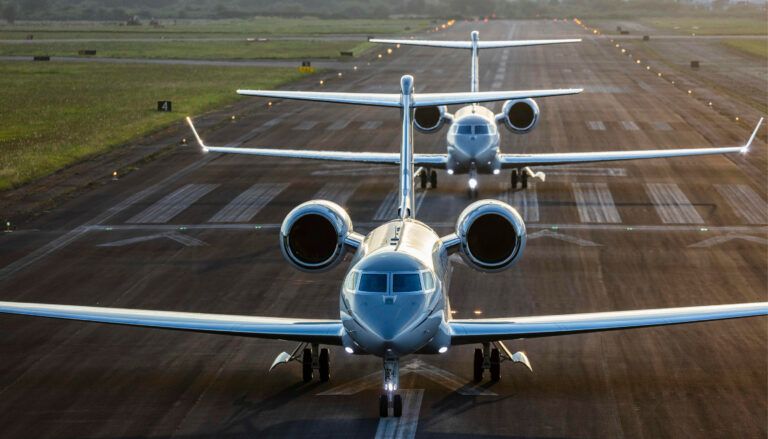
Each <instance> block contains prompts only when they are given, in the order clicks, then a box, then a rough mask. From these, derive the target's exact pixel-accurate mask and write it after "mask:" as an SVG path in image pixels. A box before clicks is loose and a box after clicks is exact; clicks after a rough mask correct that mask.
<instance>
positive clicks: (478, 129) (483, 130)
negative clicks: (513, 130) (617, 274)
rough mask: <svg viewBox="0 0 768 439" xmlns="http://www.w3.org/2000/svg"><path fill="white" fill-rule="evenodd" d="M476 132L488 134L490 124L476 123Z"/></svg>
mask: <svg viewBox="0 0 768 439" xmlns="http://www.w3.org/2000/svg"><path fill="white" fill-rule="evenodd" d="M475 134H488V125H475Z"/></svg>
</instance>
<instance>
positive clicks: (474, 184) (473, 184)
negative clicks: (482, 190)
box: [469, 178, 477, 189]
mask: <svg viewBox="0 0 768 439" xmlns="http://www.w3.org/2000/svg"><path fill="white" fill-rule="evenodd" d="M476 187H477V180H475V179H474V178H470V179H469V188H470V189H474V188H476Z"/></svg>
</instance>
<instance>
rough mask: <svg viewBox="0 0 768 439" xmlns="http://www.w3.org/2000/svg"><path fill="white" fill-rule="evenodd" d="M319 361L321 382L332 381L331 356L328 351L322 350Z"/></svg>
mask: <svg viewBox="0 0 768 439" xmlns="http://www.w3.org/2000/svg"><path fill="white" fill-rule="evenodd" d="M318 360H319V363H320V364H319V366H320V367H319V369H320V370H319V372H320V381H322V382H326V381H328V380H329V379H331V354H330V353H328V349H326V348H322V349H320V358H319V359H318Z"/></svg>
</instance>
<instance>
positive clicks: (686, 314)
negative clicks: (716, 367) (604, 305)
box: [448, 302, 768, 345]
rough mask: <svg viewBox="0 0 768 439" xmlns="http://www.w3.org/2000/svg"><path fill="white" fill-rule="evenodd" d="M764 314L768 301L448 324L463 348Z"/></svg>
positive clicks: (767, 308) (452, 335)
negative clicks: (525, 339)
mask: <svg viewBox="0 0 768 439" xmlns="http://www.w3.org/2000/svg"><path fill="white" fill-rule="evenodd" d="M764 315H768V302H755V303H740V304H736V305H715V306H694V307H688V308H660V309H644V310H637V311H618V312H599V313H587V314H562V315H552V316H536V317H510V318H502V319H476V320H452V321H450V322H448V325H449V327H450V330H451V344H453V345H460V344H470V343H483V342H491V341H497V340H507V339H517V338H535V337H548V336H554V335H567V334H578V333H584V332H598V331H611V330H616V329H628V328H642V327H649V326H663V325H677V324H681V323H693V322H704V321H708V320H725V319H735V318H740V317H752V316H764Z"/></svg>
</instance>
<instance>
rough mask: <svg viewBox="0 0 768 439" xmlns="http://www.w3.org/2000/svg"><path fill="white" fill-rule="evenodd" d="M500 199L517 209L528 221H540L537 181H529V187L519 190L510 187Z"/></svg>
mask: <svg viewBox="0 0 768 439" xmlns="http://www.w3.org/2000/svg"><path fill="white" fill-rule="evenodd" d="M500 199H501V201H503V202H505V203H507V204H509V205H511V206H513V207H514V208H515V209H517V211H518V212H520V214H521V215H522V216H523V219H524V220H525V222H526V223H528V222H534V223H535V222H538V221H539V197H538V193H537V192H536V184H535V183H528V188H527V189H522V190H519V191H518V190H514V189H512V188H511V187H508V188H507V190H506V191H505V192H504V193H503V194H502V196H501V197H500Z"/></svg>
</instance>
